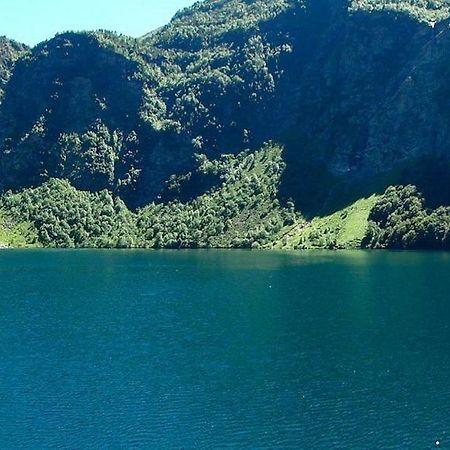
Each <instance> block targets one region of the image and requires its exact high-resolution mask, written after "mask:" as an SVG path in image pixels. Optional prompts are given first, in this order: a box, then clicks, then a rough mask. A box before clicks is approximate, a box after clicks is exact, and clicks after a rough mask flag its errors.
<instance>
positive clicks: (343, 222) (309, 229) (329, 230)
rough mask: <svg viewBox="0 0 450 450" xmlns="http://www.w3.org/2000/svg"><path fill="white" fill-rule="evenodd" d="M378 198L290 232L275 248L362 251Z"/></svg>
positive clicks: (363, 201) (292, 228)
mask: <svg viewBox="0 0 450 450" xmlns="http://www.w3.org/2000/svg"><path fill="white" fill-rule="evenodd" d="M377 199H378V196H376V195H373V196H371V197H369V198H365V199H361V200H358V201H356V202H355V203H353V204H352V205H350V206H348V207H347V208H344V209H342V210H340V211H337V212H335V213H333V214H331V215H330V216H326V217H318V218H315V219H313V220H312V221H311V222H310V223H308V224H305V223H298V224H297V225H295V226H294V227H291V228H290V229H289V228H287V229H286V231H285V234H284V236H283V238H282V239H280V240H278V241H277V242H276V243H275V244H274V247H275V248H286V249H297V248H301V249H313V248H359V247H360V246H361V241H362V240H363V238H364V237H365V235H366V232H367V228H368V217H369V214H370V211H371V209H372V208H373V206H374V205H375V203H376V201H377Z"/></svg>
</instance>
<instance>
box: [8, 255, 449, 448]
mask: <svg viewBox="0 0 450 450" xmlns="http://www.w3.org/2000/svg"><path fill="white" fill-rule="evenodd" d="M449 275H450V255H449V254H445V253H390V252H362V251H361V252H342V253H340V252H339V253H335V252H286V253H284V252H280V253H278V252H273V253H270V252H245V251H242V252H240V251H183V252H171V251H167V252H165V251H161V252H156V251H148V252H146V251H142V252H139V251H136V252H133V251H123V252H121V251H78V252H76V251H16V250H15V251H4V252H1V253H0V289H1V291H0V292H1V297H0V448H2V449H22V448H23V449H53V448H55V449H56V448H58V449H148V448H175V449H190V448H199V449H212V448H225V447H226V448H257V449H264V448H280V449H284V448H286V449H290V448H292V449H349V448H352V449H384V448H386V449H390V448H393V449H394V448H398V449H427V448H434V447H435V444H434V443H435V441H436V440H437V439H439V440H440V441H441V446H440V448H450V323H449V320H450V296H449V292H450V277H449Z"/></svg>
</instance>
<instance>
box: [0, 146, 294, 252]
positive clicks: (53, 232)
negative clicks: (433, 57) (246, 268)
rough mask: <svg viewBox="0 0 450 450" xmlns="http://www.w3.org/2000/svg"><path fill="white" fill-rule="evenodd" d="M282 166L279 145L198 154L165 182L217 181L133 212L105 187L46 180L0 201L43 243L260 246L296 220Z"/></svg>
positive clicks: (14, 220) (36, 241) (33, 241)
mask: <svg viewBox="0 0 450 450" xmlns="http://www.w3.org/2000/svg"><path fill="white" fill-rule="evenodd" d="M283 169H284V164H283V161H282V158H281V149H280V147H277V146H275V145H272V144H268V145H266V146H265V147H264V148H263V149H261V150H260V151H258V152H256V153H242V154H239V155H237V156H233V155H224V156H222V157H221V158H220V159H219V160H216V161H210V160H208V159H207V158H206V157H205V156H204V155H198V167H197V170H196V173H194V174H192V173H191V174H188V175H186V176H185V177H182V179H181V180H176V179H175V178H172V179H171V180H169V183H168V184H169V185H170V188H171V189H174V188H175V186H177V188H180V187H181V186H180V183H183V182H185V181H186V179H189V178H191V177H193V176H196V175H197V176H203V177H204V176H211V175H212V176H213V177H214V178H217V180H218V183H217V186H216V187H213V188H212V189H211V190H210V191H209V192H208V193H206V194H203V195H201V196H199V197H198V198H196V199H194V200H192V201H190V202H186V203H182V202H180V201H173V202H169V203H167V204H154V203H153V204H150V205H148V206H147V207H145V208H144V209H142V210H139V211H137V212H136V213H133V212H131V211H130V210H129V209H128V208H127V207H126V206H125V204H124V203H123V201H121V200H120V199H119V198H117V197H113V196H112V195H111V194H110V193H109V192H108V191H101V192H99V193H90V192H84V191H79V190H77V189H75V188H74V187H73V186H71V185H70V183H69V182H68V181H66V180H57V179H51V180H49V181H47V182H46V183H44V184H43V185H41V186H40V187H38V188H34V189H25V190H24V191H22V192H20V193H18V194H12V193H9V194H6V195H4V196H3V198H2V201H1V207H2V210H3V214H4V216H5V217H7V218H8V220H9V221H10V222H11V223H14V224H17V225H19V224H26V223H29V224H31V229H32V230H33V231H34V233H30V234H29V236H28V242H29V243H30V244H36V245H42V246H56V247H114V248H122V247H156V248H201V247H224V248H229V247H237V248H262V247H266V246H268V245H269V244H271V243H272V242H273V241H274V240H276V239H277V237H278V236H279V235H280V232H282V230H283V229H284V228H285V227H286V226H292V225H293V224H294V223H295V222H296V221H297V220H300V218H299V217H297V215H296V214H295V212H294V207H293V204H288V205H287V207H284V208H283V207H281V205H280V203H279V201H278V200H277V199H276V194H277V186H278V184H279V180H280V176H281V174H282V171H283ZM22 226H23V225H22ZM30 238H31V240H30ZM0 239H1V236H0Z"/></svg>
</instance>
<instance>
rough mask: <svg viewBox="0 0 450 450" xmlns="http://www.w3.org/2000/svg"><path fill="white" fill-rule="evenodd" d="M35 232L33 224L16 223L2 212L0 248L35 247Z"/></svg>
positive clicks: (0, 213) (0, 217) (0, 218)
mask: <svg viewBox="0 0 450 450" xmlns="http://www.w3.org/2000/svg"><path fill="white" fill-rule="evenodd" d="M33 242H35V234H34V232H33V229H32V227H31V225H29V224H27V223H19V224H17V223H14V222H13V221H11V220H9V219H8V218H7V217H6V216H5V214H4V213H3V212H0V248H24V247H35V246H36V244H33Z"/></svg>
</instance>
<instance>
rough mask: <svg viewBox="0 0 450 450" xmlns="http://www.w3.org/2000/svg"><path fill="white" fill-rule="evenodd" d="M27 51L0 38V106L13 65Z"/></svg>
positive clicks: (25, 48) (17, 44)
mask: <svg viewBox="0 0 450 450" xmlns="http://www.w3.org/2000/svg"><path fill="white" fill-rule="evenodd" d="M27 51H28V48H27V47H26V46H25V45H22V44H19V43H17V42H15V41H11V40H10V39H7V38H5V37H2V36H0V104H1V102H2V98H3V94H4V91H3V90H4V87H5V85H6V83H7V82H8V80H9V78H10V77H11V72H12V70H13V68H14V63H15V62H16V61H17V59H19V58H20V57H21V56H23V55H24V54H25V53H26V52H27Z"/></svg>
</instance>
